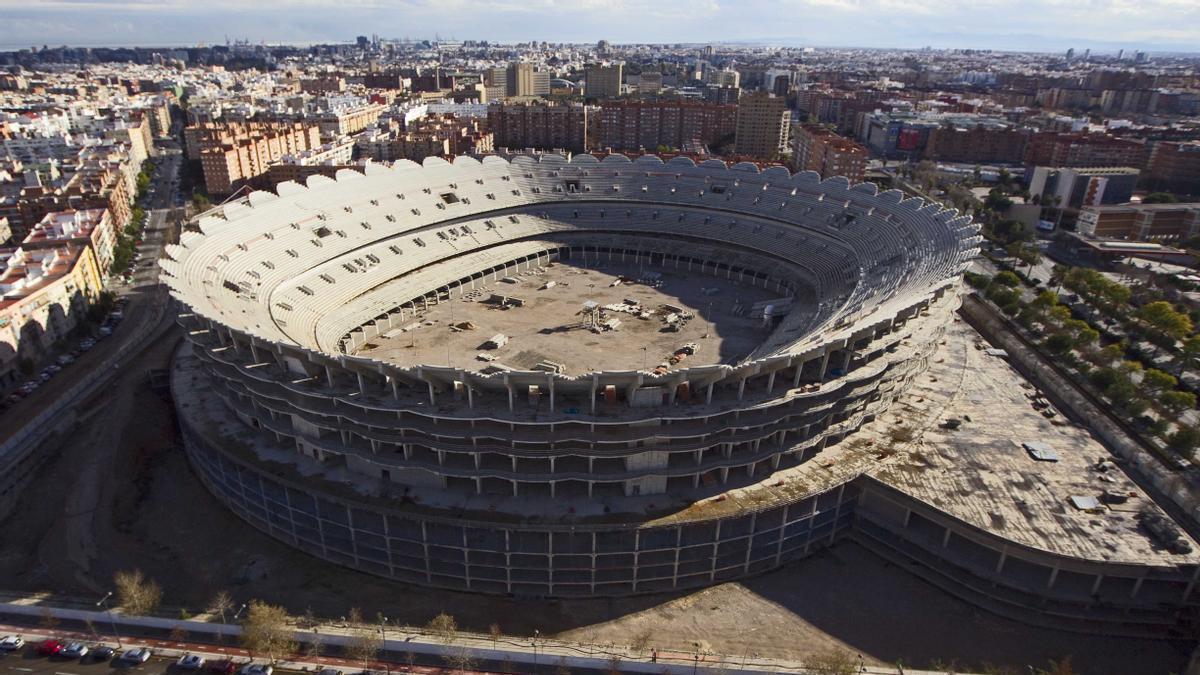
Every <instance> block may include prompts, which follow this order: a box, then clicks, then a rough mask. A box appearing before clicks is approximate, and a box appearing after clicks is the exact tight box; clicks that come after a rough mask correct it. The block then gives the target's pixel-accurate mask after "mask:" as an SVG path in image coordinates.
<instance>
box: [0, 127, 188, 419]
mask: <svg viewBox="0 0 1200 675" xmlns="http://www.w3.org/2000/svg"><path fill="white" fill-rule="evenodd" d="M181 157H182V155H181V154H180V153H179V151H177V150H176V151H173V152H172V151H170V150H164V151H163V156H162V157H161V158H160V162H159V165H158V167H157V169H156V170H155V173H154V179H153V183H152V186H153V187H152V191H151V192H150V193H149V195H148V196H147V207H148V208H147V219H146V227H145V230H144V231H143V233H142V241H141V243H140V244H139V245H138V246H137V251H138V254H139V257H138V260H137V261H136V262H134V263H133V265H132V270H133V274H132V278H131V280H130V281H129V282H128V283H125V282H124V281H122V280H121V279H120V277H115V276H114V277H113V278H112V279H110V280H109V283H108V290H110V291H112V292H113V293H114V294H115V295H116V297H117V298H118V299H120V298H124V299H125V302H126V304H125V307H124V308H123V313H124V317H125V318H124V320H122V321H121V322H120V323H119V324H117V325H116V326H115V327H114V328H113V332H112V335H111V336H110V337H108V338H107V339H100V340H98V341H97V342H96V346H95V347H93V348H92V349H90V350H87V351H82V352H81V353H80V354H79V356H78V357H77V358H76V359H75V362H74V363H71V364H69V365H66V366H63V367H62V370H61V371H60V372H58V373H57V374H56V375H55V376H54V377H53V378H52V379H50V380H49V381H47V382H45V383H43V384H42V385H41V386H40V387H38V388H37V389H36V390H34V391H33V392H32V393H30V394H29V395H27V396H25V397H24V398H22V399H20V400H18V401H15V402H14V403H13V404H12V405H11V406H10V407H9V408H8V409H6V410H0V442H3V441H5V440H7V439H8V438H9V437H10V436H12V435H13V434H15V433H16V432H18V431H19V430H20V429H21V421H23V420H29V419H33V418H34V417H36V416H37V414H38V413H40V412H41V411H42V410H44V409H46V408H47V407H49V406H50V405H52V404H53V403H54V401H56V400H58V399H59V398H60V397H61V396H62V395H63V394H64V393H65V392H67V391H68V390H70V389H71V388H72V387H73V386H75V384H76V382H77V381H78V380H79V378H81V377H83V376H85V375H87V374H89V373H91V372H93V371H94V370H95V369H96V368H98V367H99V366H100V365H101V364H103V363H104V362H105V361H107V360H108V359H109V357H110V356H112V355H113V354H114V353H115V352H117V351H118V350H119V349H120V348H121V346H122V345H123V344H125V343H126V342H127V341H128V340H130V339H135V338H136V337H138V336H139V335H140V334H141V331H142V329H143V328H144V325H145V323H146V322H147V321H154V320H156V317H157V316H159V315H160V314H161V309H162V307H163V306H165V302H166V292H165V289H164V288H163V287H162V286H160V284H159V283H158V265H157V260H158V258H159V257H160V256H161V255H162V252H163V247H164V246H165V245H166V244H167V243H169V242H170V241H171V240H172V238H173V237H174V236H176V230H177V225H176V224H175V222H174V221H175V220H176V219H177V218H179V217H182V210H181V209H174V208H173V200H174V190H175V188H174V187H173V185H177V184H178V175H179V165H180V162H181V161H182V159H181ZM73 346H74V345H68V349H67V351H70V348H71V347H73ZM55 356H57V354H49V355H47V356H46V358H45V360H44V362H42V363H39V364H36V365H35V368H34V375H32V376H31V377H32V378H36V373H37V371H40V370H41V369H42V368H44V367H45V366H46V365H48V364H49V363H51V362H53V360H54V357H55ZM19 385H20V382H18V383H15V384H14V385H13V387H12V388H14V389H15V388H16V387H17V386H19ZM7 393H8V392H4V394H5V395H7ZM0 398H2V397H0Z"/></svg>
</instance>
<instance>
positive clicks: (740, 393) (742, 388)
mask: <svg viewBox="0 0 1200 675" xmlns="http://www.w3.org/2000/svg"><path fill="white" fill-rule="evenodd" d="M745 393H746V378H744V377H743V378H742V379H741V380H739V381H738V400H739V401H740V400H742V396H743V395H745Z"/></svg>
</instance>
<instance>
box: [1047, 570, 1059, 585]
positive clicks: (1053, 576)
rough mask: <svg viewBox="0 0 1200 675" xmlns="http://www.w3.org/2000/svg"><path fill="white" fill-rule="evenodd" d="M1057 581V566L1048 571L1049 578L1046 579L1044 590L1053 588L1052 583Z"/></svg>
mask: <svg viewBox="0 0 1200 675" xmlns="http://www.w3.org/2000/svg"><path fill="white" fill-rule="evenodd" d="M1057 580H1058V565H1055V566H1054V567H1052V568H1051V569H1050V578H1049V579H1046V588H1047V589H1050V588H1054V582H1055V581H1057Z"/></svg>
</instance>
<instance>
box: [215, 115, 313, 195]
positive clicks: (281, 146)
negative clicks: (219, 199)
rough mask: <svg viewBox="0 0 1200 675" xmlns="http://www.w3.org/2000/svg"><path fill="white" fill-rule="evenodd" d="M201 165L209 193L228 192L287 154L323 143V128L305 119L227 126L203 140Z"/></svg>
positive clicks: (264, 171) (262, 172)
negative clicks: (305, 122)
mask: <svg viewBox="0 0 1200 675" xmlns="http://www.w3.org/2000/svg"><path fill="white" fill-rule="evenodd" d="M200 143H201V146H202V147H203V149H202V150H201V151H200V166H201V168H202V169H203V171H204V185H205V189H206V190H207V191H208V192H209V194H213V195H227V194H230V193H232V192H233V191H234V190H236V189H237V188H239V187H241V185H243V184H244V183H246V182H247V181H249V180H250V179H252V178H255V177H256V176H261V175H263V174H265V173H267V171H268V169H269V168H270V166H271V164H272V163H274V162H277V161H279V160H280V158H282V157H283V156H284V155H295V154H298V153H301V152H304V151H305V150H314V149H316V148H318V147H320V146H321V134H320V129H319V128H318V127H317V126H315V125H305V124H302V123H299V122H297V123H294V124H290V125H289V124H278V125H271V126H266V125H261V126H260V125H255V126H253V127H250V128H244V127H243V128H239V129H236V130H235V129H225V130H221V131H218V132H216V133H215V134H212V135H211V136H209V137H208V138H207V139H204V138H202V139H201V140H200Z"/></svg>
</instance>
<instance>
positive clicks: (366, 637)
mask: <svg viewBox="0 0 1200 675" xmlns="http://www.w3.org/2000/svg"><path fill="white" fill-rule="evenodd" d="M356 612H358V610H357V608H356V609H353V610H351V614H354V613H356ZM359 618H360V619H361V613H359ZM381 650H383V636H382V635H380V634H379V631H378V630H377V629H376V628H375V627H374V626H370V625H367V624H364V623H361V622H358V623H356V624H355V625H354V631H353V632H352V633H351V634H350V641H349V642H347V643H346V656H348V657H350V658H351V659H353V660H355V661H362V664H363V667H362V669H363V672H367V671H369V670H370V665H371V661H374V660H375V659H376V657H378V656H379V652H380V651H381Z"/></svg>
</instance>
